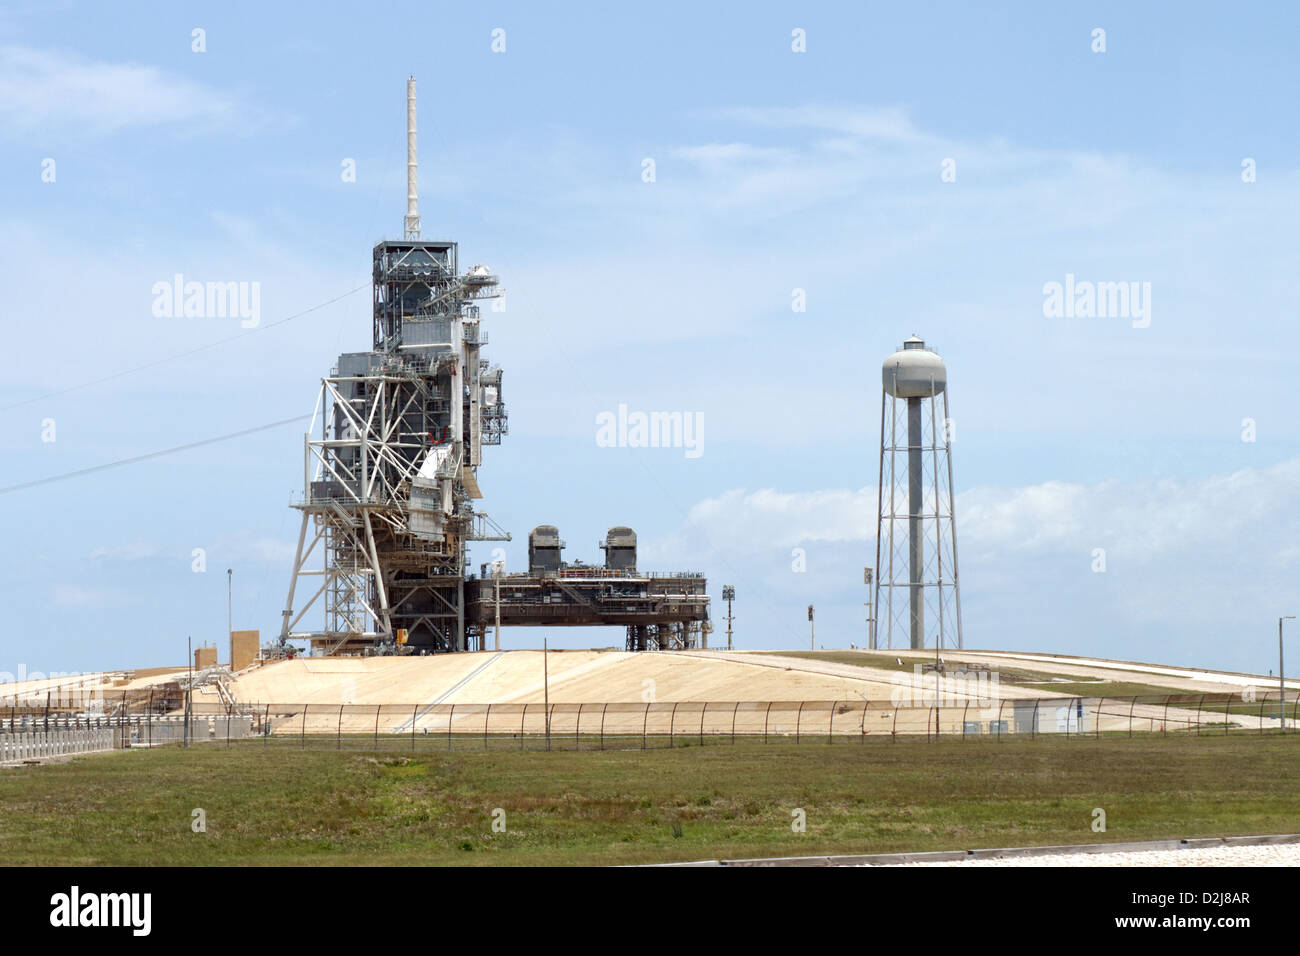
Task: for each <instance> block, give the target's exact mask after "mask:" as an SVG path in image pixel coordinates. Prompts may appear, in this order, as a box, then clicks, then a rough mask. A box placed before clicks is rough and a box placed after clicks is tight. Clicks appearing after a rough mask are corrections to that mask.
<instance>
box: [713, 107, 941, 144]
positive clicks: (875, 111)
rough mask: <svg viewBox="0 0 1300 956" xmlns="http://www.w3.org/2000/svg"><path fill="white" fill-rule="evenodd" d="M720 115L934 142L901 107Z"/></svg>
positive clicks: (758, 123)
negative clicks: (913, 122) (914, 123)
mask: <svg viewBox="0 0 1300 956" xmlns="http://www.w3.org/2000/svg"><path fill="white" fill-rule="evenodd" d="M719 115H721V116H723V117H725V118H727V119H731V120H735V121H737V122H741V123H746V124H749V125H753V126H765V127H771V128H774V129H819V130H825V131H827V132H830V133H836V134H839V135H841V136H848V137H852V138H855V139H871V140H881V141H886V142H896V143H920V142H928V141H933V140H934V137H931V136H927V135H925V134H923V133H921V132H920V131H919V130H917V129H916V127H915V126H913V125H912V120H911V118H910V117H909V116H908V115H907V110H906V109H904V108H903V107H901V106H891V107H878V108H862V107H839V106H819V105H807V106H798V107H762V108H760V107H738V108H734V109H727V110H721V111H719Z"/></svg>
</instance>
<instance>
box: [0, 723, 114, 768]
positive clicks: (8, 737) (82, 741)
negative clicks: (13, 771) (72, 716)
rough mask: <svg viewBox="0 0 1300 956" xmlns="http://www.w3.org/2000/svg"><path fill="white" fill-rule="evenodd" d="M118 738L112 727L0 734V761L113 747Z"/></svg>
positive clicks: (62, 754) (21, 759)
mask: <svg viewBox="0 0 1300 956" xmlns="http://www.w3.org/2000/svg"><path fill="white" fill-rule="evenodd" d="M118 739H119V732H118V731H117V730H115V729H113V728H111V727H101V728H98V729H85V728H80V729H78V728H69V729H62V730H49V731H35V730H34V731H30V732H28V733H16V734H0V763H17V762H19V761H23V760H41V759H44V758H46V757H61V756H66V755H71V754H88V753H98V752H100V751H103V750H114V749H116V747H117V742H118Z"/></svg>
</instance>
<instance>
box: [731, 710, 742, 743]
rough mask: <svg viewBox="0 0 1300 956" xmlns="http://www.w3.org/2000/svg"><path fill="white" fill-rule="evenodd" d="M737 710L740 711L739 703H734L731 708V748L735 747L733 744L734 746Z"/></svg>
mask: <svg viewBox="0 0 1300 956" xmlns="http://www.w3.org/2000/svg"><path fill="white" fill-rule="evenodd" d="M738 710H740V701H736V703H735V704H734V705H733V706H732V708H731V744H732V746H735V744H736V711H738Z"/></svg>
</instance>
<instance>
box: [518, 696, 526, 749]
mask: <svg viewBox="0 0 1300 956" xmlns="http://www.w3.org/2000/svg"><path fill="white" fill-rule="evenodd" d="M527 719H528V704H526V703H525V704H524V710H523V713H521V714H520V715H519V749H520V750H523V749H524V721H526V720H527Z"/></svg>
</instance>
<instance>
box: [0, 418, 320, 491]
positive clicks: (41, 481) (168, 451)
mask: <svg viewBox="0 0 1300 956" xmlns="http://www.w3.org/2000/svg"><path fill="white" fill-rule="evenodd" d="M307 417H308V416H306V415H295V416H294V417H293V418H284V419H281V420H280V421H278V422H269V423H267V424H265V425H257V426H255V427H253V428H245V429H244V430H243V431H238V432H231V433H230V434H229V435H218V436H217V437H216V438H205V439H203V441H195V442H190V443H189V444H188V445H177V446H176V447H175V448H164V449H163V450H162V451H151V452H149V453H148V454H147V455H136V456H135V457H134V458H123V459H121V460H120V461H110V462H108V463H107V464H103V465H94V466H93V467H90V468H82V469H80V470H78V471H69V472H65V473H64V474H62V475H51V476H50V477H49V478H37V479H36V480H35V481H24V482H23V483H22V484H20V485H10V486H9V487H7V488H0V495H7V494H9V493H10V492H12V491H22V490H23V489H24V488H35V487H36V486H37V485H48V484H50V482H54V481H65V480H67V479H68V478H79V477H81V476H82V475H89V474H93V473H94V472H97V471H106V470H108V469H109V468H120V467H122V466H123V465H134V464H135V463H136V462H138V461H148V460H149V459H150V458H161V457H162V456H163V455H175V454H177V453H178V452H182V451H189V450H190V449H191V448H200V447H202V446H203V445H213V444H216V443H217V442H221V441H229V440H230V439H232V438H240V437H242V436H243V435H251V434H253V433H254V432H264V431H267V430H268V429H271V428H279V427H280V426H281V425H288V424H291V423H292V422H300V421H303V420H305V419H306V418H307Z"/></svg>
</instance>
